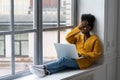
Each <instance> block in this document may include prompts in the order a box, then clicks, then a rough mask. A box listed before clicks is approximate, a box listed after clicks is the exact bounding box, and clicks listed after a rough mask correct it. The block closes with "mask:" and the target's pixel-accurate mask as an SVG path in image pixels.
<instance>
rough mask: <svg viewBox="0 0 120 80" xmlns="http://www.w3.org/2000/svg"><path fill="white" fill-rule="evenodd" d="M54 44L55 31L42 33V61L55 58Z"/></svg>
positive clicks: (55, 41) (55, 40)
mask: <svg viewBox="0 0 120 80" xmlns="http://www.w3.org/2000/svg"><path fill="white" fill-rule="evenodd" d="M54 43H57V31H44V32H43V59H44V60H43V61H44V62H46V61H50V60H54V59H56V58H57V55H56V51H55V47H54Z"/></svg>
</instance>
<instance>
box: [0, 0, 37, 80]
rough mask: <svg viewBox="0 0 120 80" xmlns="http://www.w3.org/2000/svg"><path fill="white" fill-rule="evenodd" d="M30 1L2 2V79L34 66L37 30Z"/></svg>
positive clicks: (0, 72)
mask: <svg viewBox="0 0 120 80" xmlns="http://www.w3.org/2000/svg"><path fill="white" fill-rule="evenodd" d="M30 1H31V0H24V1H23V0H0V47H1V48H0V79H1V77H4V76H6V75H8V76H11V75H16V74H18V72H22V71H26V70H27V69H28V65H29V64H33V58H34V51H35V48H34V47H35V44H34V42H35V37H34V36H35V33H36V28H34V27H33V13H30V14H29V13H28V10H29V7H30ZM13 4H14V5H13Z"/></svg>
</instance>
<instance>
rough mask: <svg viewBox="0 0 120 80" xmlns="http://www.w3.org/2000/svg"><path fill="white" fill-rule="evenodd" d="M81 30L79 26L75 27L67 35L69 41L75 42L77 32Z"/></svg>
mask: <svg viewBox="0 0 120 80" xmlns="http://www.w3.org/2000/svg"><path fill="white" fill-rule="evenodd" d="M79 32H80V29H79V28H78V27H75V28H74V29H73V30H72V31H71V32H69V33H68V34H67V36H66V40H67V42H69V43H71V44H75V42H76V40H77V34H78V33H79Z"/></svg>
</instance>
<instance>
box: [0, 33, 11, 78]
mask: <svg viewBox="0 0 120 80" xmlns="http://www.w3.org/2000/svg"><path fill="white" fill-rule="evenodd" d="M3 36H4V35H3ZM1 38H3V37H2V36H1ZM0 46H1V47H0V50H1V48H2V49H3V46H4V47H5V52H6V54H5V56H4V57H0V76H5V75H8V74H11V36H10V35H5V44H3V41H2V44H1V43H0ZM0 52H1V51H0Z"/></svg>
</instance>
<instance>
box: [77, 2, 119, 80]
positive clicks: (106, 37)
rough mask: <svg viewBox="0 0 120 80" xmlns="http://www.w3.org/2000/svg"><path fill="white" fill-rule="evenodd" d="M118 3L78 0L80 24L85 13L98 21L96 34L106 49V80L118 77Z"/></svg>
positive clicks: (104, 72) (114, 79) (113, 79)
mask: <svg viewBox="0 0 120 80" xmlns="http://www.w3.org/2000/svg"><path fill="white" fill-rule="evenodd" d="M117 3H118V0H78V10H79V11H78V16H79V18H78V21H79V22H80V17H81V14H84V13H91V14H93V15H95V17H96V19H97V21H96V26H95V27H96V28H95V30H94V32H95V33H96V34H97V35H98V36H99V37H100V39H101V41H102V44H103V47H104V52H103V53H104V63H103V65H105V67H104V69H103V70H104V71H103V74H105V76H103V77H105V78H106V80H116V77H117V76H116V54H117V47H116V44H117V42H116V41H117V39H116V38H117V36H116V35H117V32H116V31H117V7H118V5H117ZM119 66H120V65H119ZM98 73H99V72H98ZM96 74H97V73H96ZM99 75H100V74H99ZM99 75H96V79H97V77H98V78H99V77H100V76H99ZM101 75H102V74H101ZM101 80H102V77H101Z"/></svg>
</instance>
